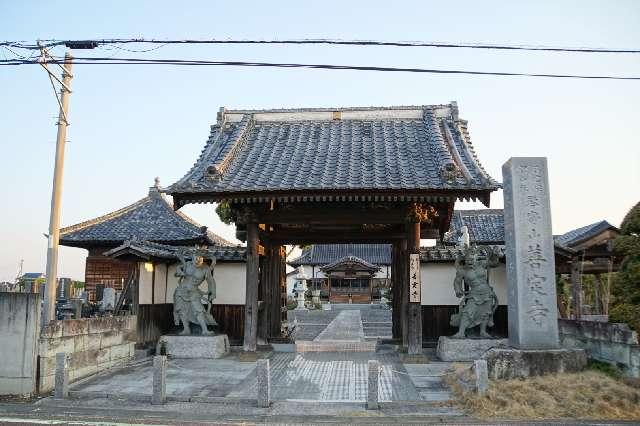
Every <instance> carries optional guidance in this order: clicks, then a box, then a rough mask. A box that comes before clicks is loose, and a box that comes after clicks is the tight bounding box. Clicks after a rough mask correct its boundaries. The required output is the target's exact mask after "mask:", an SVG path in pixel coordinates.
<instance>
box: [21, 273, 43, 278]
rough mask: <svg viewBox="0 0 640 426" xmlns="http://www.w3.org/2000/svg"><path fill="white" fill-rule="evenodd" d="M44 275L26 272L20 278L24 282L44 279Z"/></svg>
mask: <svg viewBox="0 0 640 426" xmlns="http://www.w3.org/2000/svg"><path fill="white" fill-rule="evenodd" d="M44 277H45V275H44V274H43V273H42V272H26V273H25V274H23V275H22V276H21V277H20V278H22V279H24V280H35V279H37V278H44Z"/></svg>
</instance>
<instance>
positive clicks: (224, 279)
mask: <svg viewBox="0 0 640 426" xmlns="http://www.w3.org/2000/svg"><path fill="white" fill-rule="evenodd" d="M177 267H178V265H169V266H167V265H164V264H157V265H151V264H150V263H143V262H140V264H139V268H140V295H139V297H140V298H139V303H140V304H141V305H152V304H162V303H173V292H174V291H175V289H176V287H177V286H178V278H176V276H175V273H176V270H177ZM213 277H214V278H215V280H216V299H215V300H214V301H213V304H214V305H244V298H245V291H246V285H245V281H246V268H245V263H244V262H237V263H235V262H224V263H218V264H216V267H215V269H214V272H213ZM152 284H155V285H152ZM152 287H153V289H152ZM200 288H201V289H202V290H204V291H206V289H207V283H206V282H204V283H202V285H201V286H200Z"/></svg>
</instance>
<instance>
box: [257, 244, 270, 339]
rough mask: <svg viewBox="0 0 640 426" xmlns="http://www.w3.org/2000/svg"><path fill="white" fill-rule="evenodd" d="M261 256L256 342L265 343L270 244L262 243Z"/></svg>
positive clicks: (267, 320)
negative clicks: (262, 251) (262, 250)
mask: <svg viewBox="0 0 640 426" xmlns="http://www.w3.org/2000/svg"><path fill="white" fill-rule="evenodd" d="M263 246H264V253H263V256H261V257H259V258H258V270H259V279H258V341H259V342H261V344H266V343H267V338H268V336H269V302H270V300H271V291H272V288H273V287H272V286H271V283H270V279H271V271H270V268H271V259H270V256H271V244H270V243H269V242H265V243H263Z"/></svg>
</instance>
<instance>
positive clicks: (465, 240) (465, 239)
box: [456, 225, 469, 249]
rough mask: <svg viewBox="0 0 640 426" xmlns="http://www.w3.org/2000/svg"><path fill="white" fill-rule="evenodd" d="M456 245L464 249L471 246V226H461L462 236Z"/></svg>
mask: <svg viewBox="0 0 640 426" xmlns="http://www.w3.org/2000/svg"><path fill="white" fill-rule="evenodd" d="M456 245H457V246H458V247H460V248H462V249H466V248H468V247H469V228H467V225H462V227H461V228H460V236H459V237H458V244H456Z"/></svg>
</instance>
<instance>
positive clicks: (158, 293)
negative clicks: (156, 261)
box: [153, 264, 169, 303]
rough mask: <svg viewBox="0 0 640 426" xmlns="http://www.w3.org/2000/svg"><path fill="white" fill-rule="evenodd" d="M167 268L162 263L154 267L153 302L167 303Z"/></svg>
mask: <svg viewBox="0 0 640 426" xmlns="http://www.w3.org/2000/svg"><path fill="white" fill-rule="evenodd" d="M167 269H168V267H167V265H164V264H160V265H156V268H155V272H156V278H155V283H156V288H155V293H154V295H153V300H154V302H155V303H167V302H166V294H167V287H168V284H169V282H168V280H167V278H168V277H167Z"/></svg>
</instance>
